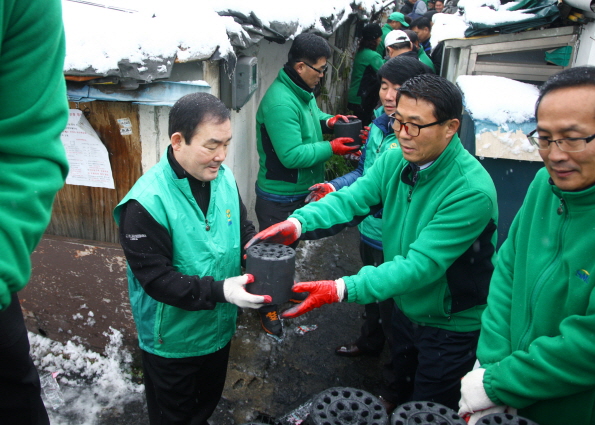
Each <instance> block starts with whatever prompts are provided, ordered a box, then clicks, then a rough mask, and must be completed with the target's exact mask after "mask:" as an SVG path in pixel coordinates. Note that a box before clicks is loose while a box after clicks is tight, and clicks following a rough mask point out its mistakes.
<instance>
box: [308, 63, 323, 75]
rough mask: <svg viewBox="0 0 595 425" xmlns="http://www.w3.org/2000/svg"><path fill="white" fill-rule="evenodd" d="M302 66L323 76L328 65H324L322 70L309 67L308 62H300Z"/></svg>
mask: <svg viewBox="0 0 595 425" xmlns="http://www.w3.org/2000/svg"><path fill="white" fill-rule="evenodd" d="M302 63H303V64H304V65H306V66H307V67H308V68H310V69H313V70H314V71H316V72H318V73H319V74H324V73H325V72H326V70H327V69H328V64H326V65H324V66H323V67H322V68H320V69H317V68H314V67H313V66H312V65H310V64H309V63H308V62H302Z"/></svg>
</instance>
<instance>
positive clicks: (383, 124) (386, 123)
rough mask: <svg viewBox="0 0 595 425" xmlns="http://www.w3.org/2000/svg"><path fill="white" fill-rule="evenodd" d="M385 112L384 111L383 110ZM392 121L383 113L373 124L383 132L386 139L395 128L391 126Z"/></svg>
mask: <svg viewBox="0 0 595 425" xmlns="http://www.w3.org/2000/svg"><path fill="white" fill-rule="evenodd" d="M383 111H384V109H383ZM390 122H391V119H390V117H389V116H388V115H386V114H385V113H382V115H380V116H379V117H377V118H376V119H375V120H374V121H372V123H373V124H374V125H375V126H376V127H378V128H379V129H380V131H382V133H383V134H384V137H386V136H388V135H389V134H390V133H391V132H392V131H393V128H392V127H391V125H390Z"/></svg>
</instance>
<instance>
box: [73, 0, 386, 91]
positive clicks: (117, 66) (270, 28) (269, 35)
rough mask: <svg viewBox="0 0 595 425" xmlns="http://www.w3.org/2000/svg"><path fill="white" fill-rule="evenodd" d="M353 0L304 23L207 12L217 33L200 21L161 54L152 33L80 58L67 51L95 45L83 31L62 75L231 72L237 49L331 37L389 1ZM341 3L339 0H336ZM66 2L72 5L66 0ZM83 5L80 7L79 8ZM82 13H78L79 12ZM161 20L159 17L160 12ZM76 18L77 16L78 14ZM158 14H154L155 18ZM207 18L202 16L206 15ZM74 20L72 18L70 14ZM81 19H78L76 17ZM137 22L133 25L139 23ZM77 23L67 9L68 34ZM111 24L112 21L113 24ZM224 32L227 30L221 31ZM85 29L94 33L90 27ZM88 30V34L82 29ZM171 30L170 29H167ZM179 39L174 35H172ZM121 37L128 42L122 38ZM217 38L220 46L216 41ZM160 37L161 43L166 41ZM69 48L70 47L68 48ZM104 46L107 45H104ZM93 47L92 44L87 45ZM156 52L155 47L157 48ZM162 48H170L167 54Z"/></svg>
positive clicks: (158, 76) (150, 77) (143, 79)
mask: <svg viewBox="0 0 595 425" xmlns="http://www.w3.org/2000/svg"><path fill="white" fill-rule="evenodd" d="M357 1H359V3H356V2H355V1H352V2H351V3H349V6H345V7H336V8H334V10H333V13H329V14H327V16H319V17H318V18H317V19H315V20H314V23H310V24H308V26H304V25H303V22H301V21H300V20H299V19H296V20H275V19H270V20H266V19H264V18H263V19H261V18H259V17H258V16H257V14H256V13H255V12H254V11H250V13H244V12H245V11H244V12H241V11H238V10H234V9H232V8H227V9H224V10H218V11H217V12H216V13H215V12H212V15H210V16H209V22H210V23H211V32H212V27H213V26H214V27H216V29H217V34H216V35H215V36H214V35H213V34H212V33H211V32H209V33H207V32H204V33H203V34H198V35H197V34H196V32H197V31H198V32H200V28H201V26H200V25H197V26H194V28H193V30H194V32H195V33H194V35H193V37H194V39H193V40H186V41H185V42H180V41H179V40H180V39H181V38H182V36H179V37H178V42H177V43H176V44H175V45H174V44H172V45H171V47H165V48H164V47H163V46H160V47H161V54H159V53H158V54H155V52H151V48H150V47H149V46H148V44H149V43H151V42H155V38H154V37H150V38H149V39H148V40H145V39H143V38H142V37H139V41H138V42H137V44H134V42H130V43H129V46H127V48H122V46H121V45H118V46H117V47H118V48H117V49H115V48H114V49H113V50H111V46H110V45H109V43H106V44H108V45H106V46H105V48H104V49H103V51H102V52H97V54H94V55H90V54H89V55H88V59H87V60H86V61H85V60H80V58H78V57H76V56H77V55H73V54H71V55H70V56H69V52H81V51H83V52H84V50H85V46H87V45H88V46H92V47H94V48H95V49H96V47H95V46H93V45H92V44H91V43H88V44H85V43H86V41H85V40H81V39H80V37H81V36H80V35H79V36H77V38H74V39H68V38H67V57H66V62H65V68H64V73H65V75H66V76H67V78H68V77H69V76H71V77H74V78H77V77H95V78H97V79H101V78H113V79H121V80H130V81H138V82H140V83H151V82H153V81H158V80H167V79H168V78H169V77H170V75H171V72H172V67H173V65H174V63H185V62H193V61H204V60H221V59H223V60H225V61H226V62H227V63H228V65H229V66H228V67H227V69H230V70H233V69H234V67H235V60H236V52H238V51H241V50H243V49H246V48H248V47H250V46H253V45H255V44H258V43H260V42H261V41H262V40H266V41H271V42H276V43H280V44H282V43H285V42H286V41H288V40H292V39H293V38H295V36H297V35H298V34H300V33H302V32H314V33H317V34H319V35H321V36H324V37H327V38H328V37H330V36H331V35H332V34H333V33H334V32H335V31H336V30H337V28H339V26H341V25H342V24H343V23H344V22H346V21H347V20H348V19H349V17H350V16H352V15H356V16H357V17H358V18H359V19H364V20H365V19H369V18H370V17H371V16H372V15H374V14H376V13H378V12H379V11H380V10H381V9H382V7H383V6H384V4H383V2H386V1H385V0H357ZM338 3H340V0H338ZM63 4H64V5H65V6H66V5H68V6H69V7H73V5H72V3H69V2H64V3H63ZM80 6H81V5H76V7H80ZM79 13H80V12H79ZM123 15H124V14H119V15H117V17H118V18H120V19H122V18H129V17H131V14H126V15H127V16H123ZM157 17H158V18H159V17H161V15H158V16H157ZM76 18H79V16H78V15H77V16H76ZM132 18H135V21H136V22H138V21H139V18H142V19H145V21H146V22H147V23H148V24H147V25H146V27H147V28H146V31H147V33H148V34H151V32H154V28H152V27H151V25H155V21H156V20H151V19H146V17H142V16H141V17H139V16H132ZM153 18H155V16H153ZM203 19H204V18H203ZM70 20H73V18H72V17H71V18H70ZM78 20H80V19H78ZM136 22H135V23H136ZM70 24H71V25H72V26H73V27H74V28H73V30H72V31H69V16H68V14H67V13H65V26H66V33H67V36H68V34H71V33H72V34H81V33H82V32H81V31H75V29H76V26H77V25H78V26H79V27H80V25H81V23H80V22H70ZM110 24H111V23H110ZM105 26H106V30H109V28H108V27H109V26H110V25H109V24H107V23H106V24H105ZM124 26H125V25H119V26H114V25H111V28H114V29H115V30H116V31H119V30H121V28H122V27H124ZM223 31H224V32H223ZM87 33H92V31H88V32H87ZM84 34H86V33H84ZM168 34H169V33H168ZM171 39H172V40H175V38H173V37H172V38H171ZM121 40H127V39H126V38H125V37H124V36H123V37H121ZM215 40H216V44H215V42H214V41H215ZM160 41H161V44H164V43H163V42H162V40H160ZM69 46H70V47H71V48H70V49H69ZM102 47H103V46H102ZM89 49H90V48H89ZM153 50H154V49H153ZM163 51H167V53H166V54H163Z"/></svg>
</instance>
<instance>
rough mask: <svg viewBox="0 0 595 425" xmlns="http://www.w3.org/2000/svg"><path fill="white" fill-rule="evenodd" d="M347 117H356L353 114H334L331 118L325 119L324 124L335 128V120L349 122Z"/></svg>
mask: <svg viewBox="0 0 595 425" xmlns="http://www.w3.org/2000/svg"><path fill="white" fill-rule="evenodd" d="M349 118H357V117H356V116H355V115H335V116H334V117H332V118H329V119H328V120H326V126H327V127H328V128H335V124H336V123H337V121H339V120H342V121H344V122H349Z"/></svg>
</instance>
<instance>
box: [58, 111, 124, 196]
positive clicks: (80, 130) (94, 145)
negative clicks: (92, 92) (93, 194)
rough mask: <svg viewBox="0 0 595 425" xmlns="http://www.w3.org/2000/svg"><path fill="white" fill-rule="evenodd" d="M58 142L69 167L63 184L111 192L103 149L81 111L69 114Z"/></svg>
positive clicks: (111, 178) (103, 146)
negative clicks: (64, 153) (105, 189)
mask: <svg viewBox="0 0 595 425" xmlns="http://www.w3.org/2000/svg"><path fill="white" fill-rule="evenodd" d="M61 139H62V143H63V144H64V149H65V150H66V158H67V159H68V164H69V165H70V171H69V172H68V177H66V184H72V185H78V186H91V187H105V188H107V189H115V186H114V178H113V175H112V167H111V165H110V162H109V154H108V152H107V149H106V147H105V145H104V144H103V143H102V142H101V140H100V139H99V136H97V133H96V132H95V130H93V127H91V124H89V121H87V118H85V116H84V115H83V112H82V111H81V110H78V109H71V110H70V115H69V117H68V124H67V125H66V129H65V130H64V131H63V132H62V135H61Z"/></svg>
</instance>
